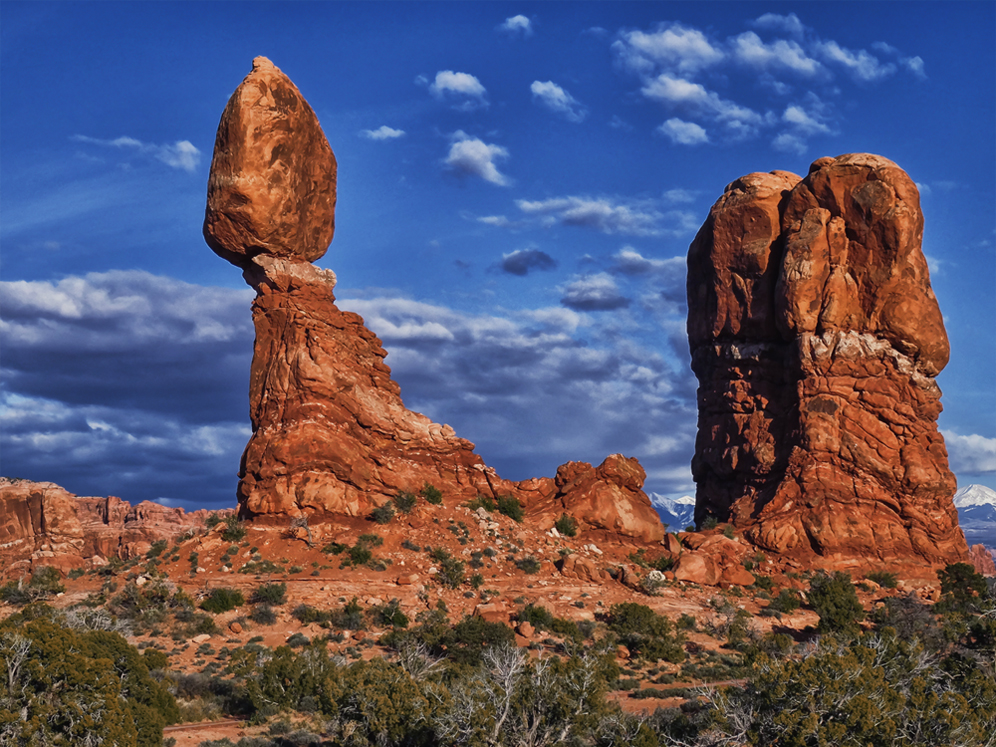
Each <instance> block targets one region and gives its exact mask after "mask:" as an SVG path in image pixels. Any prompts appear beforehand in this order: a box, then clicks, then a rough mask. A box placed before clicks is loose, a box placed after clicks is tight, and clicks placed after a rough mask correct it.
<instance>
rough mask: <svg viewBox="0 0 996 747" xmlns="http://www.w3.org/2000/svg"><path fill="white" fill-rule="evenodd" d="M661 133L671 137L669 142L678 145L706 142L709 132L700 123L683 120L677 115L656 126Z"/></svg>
mask: <svg viewBox="0 0 996 747" xmlns="http://www.w3.org/2000/svg"><path fill="white" fill-rule="evenodd" d="M657 131H658V132H660V133H661V134H662V135H666V136H667V137H669V138H671V142H673V143H677V144H678V145H698V144H699V143H708V142H709V134H708V133H707V132H706V131H705V128H704V127H702V126H701V125H697V124H695V123H694V122H685V121H684V120H682V119H678V118H677V117H672V118H671V119H669V120H667V121H666V122H664V124H662V125H661V126H660V127H658V128H657Z"/></svg>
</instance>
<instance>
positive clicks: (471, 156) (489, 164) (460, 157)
mask: <svg viewBox="0 0 996 747" xmlns="http://www.w3.org/2000/svg"><path fill="white" fill-rule="evenodd" d="M453 138H454V142H453V144H452V145H451V146H450V152H449V155H447V157H446V166H447V167H448V168H449V169H450V170H451V171H453V172H454V173H456V174H458V175H464V176H479V177H481V178H482V179H484V180H485V181H487V182H491V183H492V184H497V185H499V186H508V185H509V184H511V180H509V178H508V177H507V176H505V175H504V174H502V173H501V172H500V171H498V167H497V166H496V165H495V161H496V160H504V159H506V158H508V150H507V149H506V148H503V147H502V146H500V145H493V144H489V143H485V142H484V141H483V140H479V139H478V138H472V137H470V136H469V135H468V134H467V133H465V132H463V131H462V130H461V131H458V132H456V133H455V134H454V135H453Z"/></svg>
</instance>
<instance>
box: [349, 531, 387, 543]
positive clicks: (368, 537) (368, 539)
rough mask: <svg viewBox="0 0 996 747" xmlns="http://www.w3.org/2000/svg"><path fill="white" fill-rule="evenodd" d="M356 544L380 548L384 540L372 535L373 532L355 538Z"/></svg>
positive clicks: (377, 535)
mask: <svg viewBox="0 0 996 747" xmlns="http://www.w3.org/2000/svg"><path fill="white" fill-rule="evenodd" d="M356 544H358V545H366V546H367V547H380V546H381V545H383V544H384V538H383V537H381V536H380V535H379V534H374V533H373V532H368V533H366V534H361V535H360V536H359V537H357V538H356Z"/></svg>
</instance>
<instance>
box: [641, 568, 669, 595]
mask: <svg viewBox="0 0 996 747" xmlns="http://www.w3.org/2000/svg"><path fill="white" fill-rule="evenodd" d="M665 583H667V579H665V578H664V574H663V573H661V572H660V571H658V570H657V569H656V568H655V569H653V570H651V571H650V572H649V573H647V575H646V576H644V577H643V578H642V579H641V580H640V585H641V586H642V587H643V590H644V591H645V592H647V593H648V594H650V595H651V596H653V595H655V594H657V592H658V591H660V589H661V587H662V586H664V584H665Z"/></svg>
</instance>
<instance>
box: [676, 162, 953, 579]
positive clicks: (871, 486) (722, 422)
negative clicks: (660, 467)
mask: <svg viewBox="0 0 996 747" xmlns="http://www.w3.org/2000/svg"><path fill="white" fill-rule="evenodd" d="M922 237H923V214H922V213H921V211H920V199H919V193H918V192H917V189H916V186H915V185H914V183H913V181H912V180H911V179H910V178H909V176H907V175H906V173H905V172H904V171H903V170H902V169H900V168H899V167H898V166H897V165H896V164H894V163H893V162H892V161H889V160H887V159H885V158H881V157H879V156H874V155H869V154H864V153H856V154H850V155H844V156H840V157H838V158H821V159H819V160H817V161H816V162H815V163H813V165H812V166H811V167H810V171H809V174H808V175H807V176H806V177H805V178H804V179H802V178H800V177H798V176H796V175H795V174H791V173H788V172H785V171H773V172H770V173H754V174H749V175H747V176H744V177H742V178H740V179H737V180H736V181H735V182H733V183H732V184H730V185H729V186H728V187H727V188H726V190H725V192H724V194H723V196H722V197H720V198H719V200H718V201H717V202H716V204H715V205H713V207H712V210H711V211H710V213H709V217H708V219H707V220H706V222H705V224H704V225H703V226H702V228H701V229H700V230H699V232H698V235H697V236H696V237H695V240H694V241H693V242H692V245H691V247H690V248H689V253H688V335H689V345H690V348H691V353H692V368H693V370H694V371H695V375H696V376H697V377H698V380H699V390H698V411H699V422H698V437H697V440H696V445H695V457H694V459H693V462H692V472H693V475H694V477H695V480H696V483H697V496H696V514H695V515H696V521H697V522H700V523H701V522H703V521H704V520H706V519H707V518H708V517H709V516H714V517H716V518H717V519H718V520H720V521H730V522H732V523H733V524H734V525H736V526H737V527H740V528H742V529H744V531H745V535H746V536H747V537H748V538H749V539H750V540H751V541H752V542H754V543H755V544H757V545H758V546H760V547H761V548H764V549H766V550H769V551H772V552H777V553H781V554H785V555H790V556H791V555H795V556H799V557H806V558H810V559H813V558H822V559H824V561H825V562H826V564H827V565H834V564H837V565H840V566H846V565H848V563H850V562H852V561H854V560H855V559H865V560H875V559H877V560H880V561H897V562H903V561H909V560H918V561H926V562H927V563H930V564H934V565H937V564H943V563H946V562H952V561H956V560H964V559H965V557H966V546H965V539H964V537H963V535H962V533H961V531H960V530H959V528H958V519H957V513H956V511H955V508H954V505H953V503H952V496H953V494H954V491H955V478H954V475H952V473H951V471H950V470H949V469H948V460H947V452H946V450H945V447H944V441H943V439H942V438H941V436H940V434H939V433H938V431H937V425H936V421H937V416H938V415H939V413H940V412H941V404H940V396H941V392H940V389H939V388H938V386H937V383H936V382H935V380H934V377H936V376H937V374H938V372H939V371H940V370H941V369H942V368H943V367H944V365H945V364H946V363H947V360H948V352H949V350H948V340H947V335H946V333H945V331H944V325H943V322H942V319H941V313H940V310H939V309H938V306H937V299H936V298H935V296H934V294H933V292H932V291H931V288H930V279H929V275H928V271H927V262H926V260H925V259H924V256H923V252H922V250H921V241H922Z"/></svg>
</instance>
